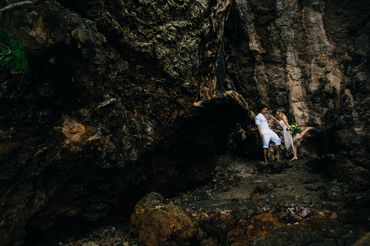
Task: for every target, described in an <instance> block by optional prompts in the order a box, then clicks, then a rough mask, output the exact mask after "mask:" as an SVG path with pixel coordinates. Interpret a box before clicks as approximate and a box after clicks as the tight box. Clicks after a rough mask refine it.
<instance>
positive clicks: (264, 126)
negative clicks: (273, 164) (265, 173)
mask: <svg viewBox="0 0 370 246" xmlns="http://www.w3.org/2000/svg"><path fill="white" fill-rule="evenodd" d="M268 111H269V109H268V107H266V106H262V107H261V110H260V113H259V114H257V116H256V118H255V121H256V125H257V128H258V132H259V135H260V137H261V139H262V148H263V157H264V163H265V164H266V163H267V162H268V158H267V155H268V148H269V144H270V141H272V142H274V144H275V153H276V159H277V160H278V161H279V160H280V145H281V139H280V138H279V136H278V135H277V134H276V133H275V132H274V131H273V130H272V129H271V128H270V126H269V123H270V122H268V121H267V119H266V117H265V115H266V114H267V113H268ZM276 115H277V117H278V119H276V118H275V117H273V116H272V119H273V120H275V121H276V122H278V123H279V125H280V126H281V127H282V128H283V135H284V144H285V146H286V148H287V149H290V148H291V149H292V153H293V158H292V159H291V160H297V159H298V156H297V147H296V146H295V141H296V140H298V139H300V138H302V137H303V135H305V134H306V133H307V131H309V130H310V129H311V127H308V128H306V129H305V130H304V131H302V132H301V133H299V134H296V135H295V136H292V134H291V133H290V131H289V130H288V129H289V127H290V125H289V122H288V118H287V116H286V115H285V114H284V112H283V110H281V109H279V110H277V111H276Z"/></svg>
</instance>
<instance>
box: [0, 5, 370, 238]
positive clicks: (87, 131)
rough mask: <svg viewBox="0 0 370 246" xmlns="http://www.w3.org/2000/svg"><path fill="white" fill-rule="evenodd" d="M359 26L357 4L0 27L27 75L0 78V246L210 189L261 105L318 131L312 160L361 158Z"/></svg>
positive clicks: (38, 20) (18, 12) (138, 12)
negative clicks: (149, 193) (153, 200)
mask: <svg viewBox="0 0 370 246" xmlns="http://www.w3.org/2000/svg"><path fill="white" fill-rule="evenodd" d="M369 13H370V11H369V5H368V4H367V3H366V1H365V0H361V1H356V2H353V3H349V2H347V1H330V0H327V1H319V0H317V1H297V0H289V1H281V0H276V1H272V0H263V1H240V0H235V1H232V0H224V1H222V0H212V1H206V0H197V1H188V0H184V1H172V0H166V1H147V0H141V1H135V0H130V1H101V0H100V1H78V2H76V1H70V0H65V1H62V0H61V1H53V0H49V1H39V2H37V3H36V4H34V5H28V6H24V7H19V8H15V9H12V10H10V11H5V12H2V13H0V15H1V16H0V19H1V22H0V23H1V24H0V28H1V30H2V31H5V32H7V33H8V34H9V35H10V36H11V37H12V38H14V39H15V40H18V41H20V42H21V43H22V44H23V45H24V47H25V50H26V52H27V55H28V58H29V63H30V72H29V73H27V74H25V75H22V74H15V73H12V72H10V71H2V73H1V77H0V78H1V90H0V98H1V101H0V103H1V107H0V141H1V142H0V158H1V165H0V172H1V176H0V184H1V185H0V210H1V211H3V212H2V213H1V215H0V235H1V236H0V244H9V243H21V240H20V238H22V236H23V235H24V232H23V230H22V228H23V227H24V226H25V225H27V224H28V225H31V227H32V228H38V230H41V231H42V230H47V229H48V228H50V227H53V226H57V225H56V223H57V222H56V221H60V220H59V219H60V218H82V219H84V220H87V221H97V220H99V219H101V218H104V217H106V216H107V214H108V213H109V212H110V211H112V209H113V208H114V207H115V206H121V207H125V208H127V209H128V208H130V207H132V203H133V202H134V201H135V199H136V198H137V197H138V196H140V195H141V193H143V192H144V191H145V190H148V187H153V189H157V188H158V189H159V187H164V186H167V184H168V183H173V182H177V181H176V180H174V179H173V177H183V178H184V179H185V180H182V181H181V182H180V183H181V185H180V186H181V187H182V188H184V187H185V186H186V185H189V184H194V183H197V182H202V181H205V180H207V178H209V176H210V175H211V172H209V167H210V165H211V164H209V163H208V164H207V160H210V159H212V158H210V157H211V156H213V155H215V154H217V153H221V152H222V151H224V150H225V148H222V146H225V145H226V139H227V135H228V133H229V132H231V131H232V130H233V129H234V126H235V124H236V123H237V122H240V123H241V124H242V125H243V126H245V125H248V124H249V126H250V125H253V121H252V117H253V112H251V111H255V110H256V106H257V105H258V104H260V103H265V104H268V105H269V106H270V107H271V108H275V107H278V106H283V107H285V108H286V109H287V110H289V112H290V117H291V118H292V117H295V119H296V120H297V122H299V123H300V124H301V125H314V126H316V127H317V128H318V129H319V134H318V136H319V139H318V140H319V141H318V142H319V143H320V144H317V146H318V147H319V148H318V150H317V151H318V152H319V154H322V153H331V152H339V153H348V154H351V155H352V156H361V158H363V156H364V155H366V154H367V153H368V151H369V147H370V146H369V143H370V141H369V140H370V133H369V124H368V122H369V107H368V106H369V96H368V95H369V89H370V88H369V87H370V83H369V66H368V65H369V62H368V57H369V32H368V29H369V25H370V22H369ZM232 91H234V92H232ZM194 103H195V105H197V106H199V105H200V106H203V108H201V109H199V108H197V107H194V106H193V104H194ZM191 129H196V131H191ZM248 129H250V128H248ZM179 133H182V134H179ZM183 133H186V134H183ZM217 133H219V134H217ZM248 134H249V135H248ZM247 135H248V137H247V140H248V139H251V140H250V141H252V142H253V141H254V139H253V137H252V136H253V132H250V131H249V130H248V131H247ZM176 136H178V137H176ZM177 143H180V144H179V145H178V146H177V147H178V148H177V149H176V144H177ZM169 153H171V154H169ZM164 155H168V156H164ZM184 156H186V157H192V158H183V157H184ZM184 160H185V161H184ZM199 160H201V161H199ZM362 160H363V159H362ZM204 162H206V164H205V163H204ZM209 162H211V161H209ZM201 163H203V165H202V164H201ZM354 165H359V164H358V163H354ZM361 165H362V166H365V167H366V165H368V164H366V163H365V164H363V163H362V164H361ZM202 167H203V168H204V169H203V170H202ZM367 168H368V167H367ZM197 173H201V174H202V175H198V176H197V175H194V174H197ZM184 174H185V175H184ZM171 177H172V178H171ZM158 184H160V185H158ZM175 187H177V186H175ZM123 204H124V205H123ZM13 240H15V241H13Z"/></svg>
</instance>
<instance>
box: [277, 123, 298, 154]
mask: <svg viewBox="0 0 370 246" xmlns="http://www.w3.org/2000/svg"><path fill="white" fill-rule="evenodd" d="M279 124H280V126H281V127H282V128H283V135H284V144H285V148H286V149H287V150H288V149H290V148H291V147H292V145H293V141H294V140H295V139H293V137H292V134H291V133H290V131H288V126H287V125H286V124H285V122H284V121H283V120H280V121H279Z"/></svg>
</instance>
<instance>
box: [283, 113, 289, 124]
mask: <svg viewBox="0 0 370 246" xmlns="http://www.w3.org/2000/svg"><path fill="white" fill-rule="evenodd" d="M282 120H283V121H284V122H285V125H286V126H287V127H290V125H289V121H288V117H286V115H285V114H284V115H283V117H282Z"/></svg>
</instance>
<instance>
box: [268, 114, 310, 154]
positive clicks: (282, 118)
mask: <svg viewBox="0 0 370 246" xmlns="http://www.w3.org/2000/svg"><path fill="white" fill-rule="evenodd" d="M276 116H277V117H278V119H276V118H275V117H273V118H274V120H276V121H277V122H278V123H279V125H280V126H281V127H282V128H283V135H284V144H285V147H286V149H287V150H289V149H292V153H293V158H292V159H290V160H291V161H292V160H298V155H297V146H296V145H295V143H296V142H297V140H298V139H301V138H303V136H304V135H305V134H306V133H307V132H308V131H309V130H310V129H312V127H307V128H306V129H304V130H303V131H302V132H301V133H297V134H295V135H294V136H292V133H291V132H290V131H289V130H288V129H289V127H290V125H289V121H288V117H287V116H286V115H285V113H284V110H283V109H278V110H277V111H276Z"/></svg>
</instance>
